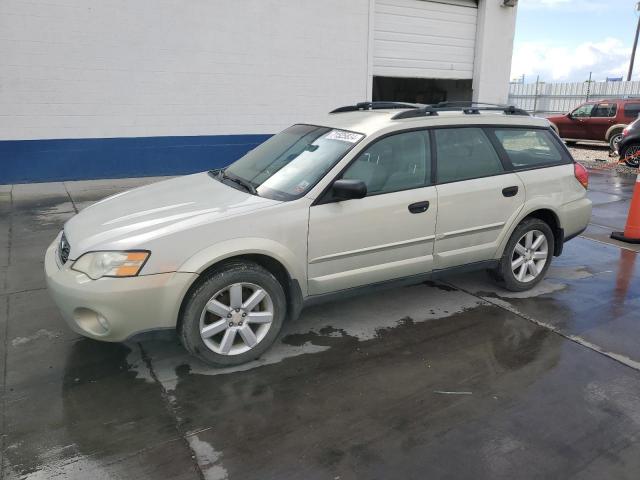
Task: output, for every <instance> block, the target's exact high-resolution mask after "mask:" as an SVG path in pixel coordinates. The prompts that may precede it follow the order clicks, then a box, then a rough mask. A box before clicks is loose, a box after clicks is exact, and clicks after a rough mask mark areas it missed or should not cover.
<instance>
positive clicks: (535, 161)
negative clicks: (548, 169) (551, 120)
mask: <svg viewBox="0 0 640 480" xmlns="http://www.w3.org/2000/svg"><path fill="white" fill-rule="evenodd" d="M493 133H494V134H495V136H496V138H497V139H498V142H499V143H500V145H502V148H503V149H504V151H505V153H506V154H507V157H508V158H509V161H510V162H511V164H512V165H513V168H514V169H515V170H522V169H527V168H535V167H543V166H551V165H560V164H564V163H568V161H567V159H566V157H565V156H564V155H563V153H562V152H561V151H560V148H559V147H558V145H557V144H556V142H555V141H554V139H553V137H552V136H551V134H550V133H549V132H548V131H546V130H536V129H524V128H522V129H521V128H505V129H498V128H496V129H494V130H493Z"/></svg>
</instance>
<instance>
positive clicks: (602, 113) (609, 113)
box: [591, 103, 617, 117]
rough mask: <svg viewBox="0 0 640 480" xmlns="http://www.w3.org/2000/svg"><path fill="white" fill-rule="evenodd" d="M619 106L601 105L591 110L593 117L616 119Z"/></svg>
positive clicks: (613, 104) (611, 104)
mask: <svg viewBox="0 0 640 480" xmlns="http://www.w3.org/2000/svg"><path fill="white" fill-rule="evenodd" d="M616 108H617V105H616V104H615V103H599V104H598V105H596V107H595V108H594V109H593V110H591V116H592V117H615V116H616Z"/></svg>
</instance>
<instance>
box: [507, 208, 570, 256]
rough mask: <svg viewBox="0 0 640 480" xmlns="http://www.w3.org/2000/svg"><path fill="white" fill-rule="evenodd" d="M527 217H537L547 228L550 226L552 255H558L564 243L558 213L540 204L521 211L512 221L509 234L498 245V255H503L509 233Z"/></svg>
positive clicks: (511, 233)
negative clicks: (517, 217) (516, 218)
mask: <svg viewBox="0 0 640 480" xmlns="http://www.w3.org/2000/svg"><path fill="white" fill-rule="evenodd" d="M528 218H537V219H539V220H542V221H543V222H545V223H546V224H547V225H549V228H551V231H552V232H553V240H554V242H553V243H554V246H553V255H554V256H556V257H557V256H559V255H560V254H561V253H562V247H563V245H564V230H563V229H562V223H561V222H560V218H559V217H558V214H557V213H556V212H555V211H554V210H553V209H552V208H550V207H542V206H541V207H538V208H533V209H531V210H529V211H526V212H523V213H522V214H521V217H520V218H519V219H518V221H516V222H513V226H512V227H511V229H510V231H509V234H508V235H505V237H504V240H503V242H502V245H501V246H500V250H499V251H500V256H502V255H503V253H504V249H505V247H506V245H507V243H508V242H509V239H510V238H511V235H513V232H514V231H515V230H516V228H518V225H520V224H521V223H522V222H523V221H525V220H526V219H528Z"/></svg>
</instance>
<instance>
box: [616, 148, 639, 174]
mask: <svg viewBox="0 0 640 480" xmlns="http://www.w3.org/2000/svg"><path fill="white" fill-rule="evenodd" d="M632 152H634V155H637V153H640V143H631V144H629V145H627V146H625V147H624V148H623V149H622V151H621V152H620V158H621V159H623V158H626V157H628V156H630V155H631V154H632ZM639 160H640V157H634V158H630V159H629V160H625V161H624V164H625V165H626V166H627V167H631V168H638V164H639V163H640V162H639Z"/></svg>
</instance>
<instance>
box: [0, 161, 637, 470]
mask: <svg viewBox="0 0 640 480" xmlns="http://www.w3.org/2000/svg"><path fill="white" fill-rule="evenodd" d="M152 180H154V179H127V180H110V181H89V182H65V183H55V184H38V185H15V186H0V359H2V360H1V365H0V379H1V382H2V385H1V392H2V399H1V406H2V424H1V432H2V436H1V443H2V450H1V451H2V457H1V465H2V467H1V472H2V473H1V475H0V477H2V478H8V479H9V478H10V479H13V478H26V479H49V478H73V479H86V478H91V479H94V478H95V479H121V478H136V479H163V478H172V479H236V478H239V479H261V480H264V479H334V480H335V479H365V478H366V479H369V478H371V479H378V478H379V479H389V478H393V479H395V478H402V479H424V478H452V479H453V478H456V479H457V478H492V479H493V478H509V479H511V478H519V479H523V478H585V479H587V478H589V479H590V478H593V479H602V478H616V479H620V478H622V479H623V478H629V479H632V478H633V479H637V478H638V476H639V475H640V473H639V472H640V344H639V342H638V339H639V338H640V313H639V312H640V282H639V280H640V260H638V259H637V256H638V254H637V253H636V252H637V251H638V248H637V246H636V248H635V251H634V249H633V248H631V247H630V246H628V245H624V244H619V243H615V242H611V241H610V240H609V239H608V234H609V233H610V231H611V230H612V229H621V228H622V227H623V226H624V220H625V219H626V213H627V208H628V204H629V198H630V196H631V192H632V188H633V184H634V180H635V179H634V178H633V177H628V176H622V175H619V174H615V173H613V172H592V175H591V191H590V196H591V198H592V199H593V201H594V214H593V220H592V224H591V225H590V227H589V229H588V230H587V231H586V232H585V234H584V235H583V236H581V237H579V238H577V239H574V240H572V241H571V242H569V243H567V244H566V245H565V252H564V254H563V256H562V257H560V258H555V259H554V263H553V265H552V267H551V269H550V270H549V273H548V276H547V279H546V280H545V281H543V282H542V283H541V284H540V285H539V286H538V287H536V288H535V289H534V290H533V291H530V292H525V293H521V294H513V293H510V292H506V291H504V290H501V289H500V288H498V287H496V286H495V285H494V283H493V282H492V281H491V280H490V278H489V276H488V275H487V274H485V273H483V272H479V273H475V274H467V275H463V276H458V277H450V278H446V279H444V280H442V281H439V282H426V283H422V284H419V285H415V286H411V287H404V288H399V289H395V290H389V291H386V292H378V293H375V294H372V295H366V296H361V297H358V298H353V299H349V300H344V301H340V302H334V303H330V304H325V305H320V306H316V307H313V308H309V309H308V310H305V312H304V313H303V315H302V318H301V319H300V320H299V321H297V322H295V323H292V324H289V325H287V326H286V329H285V332H284V333H283V335H282V336H281V338H280V340H279V341H278V343H277V344H276V345H275V346H274V348H272V349H271V350H270V351H269V352H267V353H266V354H265V355H264V356H263V357H262V358H260V359H259V360H258V361H256V362H253V363H251V364H248V365H246V366H243V367H238V368H233V369H226V370H225V369H223V370H219V369H212V368H209V367H207V366H206V365H203V364H202V363H200V362H198V361H197V360H194V359H192V358H190V357H189V356H188V355H187V354H186V353H185V351H184V349H183V348H182V347H181V346H180V344H179V342H178V340H177V338H176V337H175V335H173V334H172V333H169V332H164V333H157V334H149V335H145V336H141V337H139V338H137V339H135V340H134V341H130V342H127V343H124V344H108V343H100V342H95V341H93V340H88V339H85V338H82V337H80V336H78V335H76V334H75V333H73V332H71V331H70V330H68V329H67V327H66V325H65V324H64V323H63V321H62V319H61V318H60V316H59V314H58V312H57V311H56V308H55V306H54V305H53V303H52V301H51V300H50V298H49V296H48V294H47V291H46V290H45V288H44V286H45V285H44V274H43V260H42V257H43V253H44V249H45V248H46V246H47V245H48V244H49V243H50V242H51V240H52V239H53V238H54V237H55V235H56V234H57V232H58V231H59V229H60V228H61V225H62V224H63V222H64V221H65V220H66V219H68V218H69V217H70V216H72V215H73V214H74V212H75V211H77V210H78V209H82V208H83V207H85V206H86V205H89V204H90V203H92V202H94V201H96V200H98V199H100V198H103V197H105V196H107V195H110V194H113V193H116V192H118V191H121V190H124V189H127V188H131V187H133V186H136V185H139V184H143V183H147V182H150V181H152Z"/></svg>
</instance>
